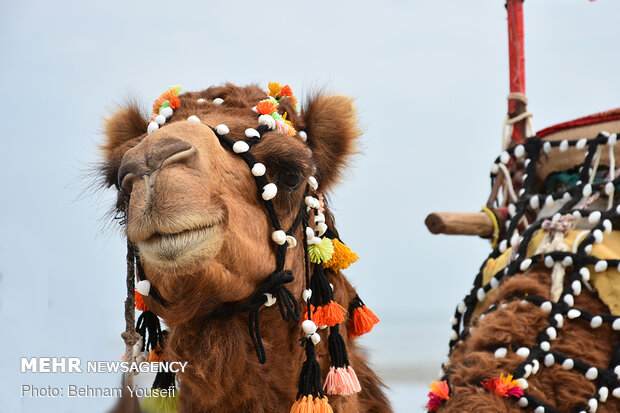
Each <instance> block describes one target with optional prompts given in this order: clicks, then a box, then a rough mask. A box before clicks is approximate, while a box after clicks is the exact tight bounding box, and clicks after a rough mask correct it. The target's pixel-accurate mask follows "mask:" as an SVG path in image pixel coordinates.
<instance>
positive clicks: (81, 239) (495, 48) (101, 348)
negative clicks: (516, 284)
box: [0, 0, 620, 412]
mask: <svg viewBox="0 0 620 413" xmlns="http://www.w3.org/2000/svg"><path fill="white" fill-rule="evenodd" d="M181 3H182V4H181ZM179 4H181V5H179ZM1 10H2V11H1V13H0V59H1V60H0V61H1V62H2V64H1V65H0V79H2V92H1V93H0V97H1V99H2V109H1V110H0V125H2V126H1V127H2V132H0V136H1V137H2V138H1V139H2V145H1V148H2V149H1V151H0V153H2V155H3V156H2V159H3V161H2V164H1V166H0V168H1V169H0V171H1V172H2V173H0V188H2V191H3V196H2V202H0V273H1V274H2V278H1V279H0V327H1V328H2V329H3V334H2V335H3V339H2V344H1V345H0V399H1V400H2V401H3V403H2V404H3V406H2V407H0V412H19V411H20V409H21V411H23V412H34V411H41V410H42V408H43V406H45V407H47V410H48V411H59V412H60V411H62V412H65V411H66V412H72V411H76V412H77V411H84V410H89V411H103V410H104V409H105V408H106V406H108V405H109V403H110V401H105V400H104V401H101V400H93V399H82V400H72V401H67V400H55V401H49V400H31V399H22V400H20V398H19V386H20V385H21V384H24V383H37V384H39V385H48V384H68V383H81V384H85V383H90V384H99V385H110V386H112V385H117V383H118V377H117V376H104V375H83V376H66V375H65V376H63V375H44V374H38V375H22V374H20V373H19V364H18V359H19V357H20V356H24V355H25V356H49V355H53V356H81V357H83V358H84V359H86V360H114V359H116V358H117V357H119V356H120V354H122V352H123V345H122V341H121V339H120V337H119V334H120V332H121V330H122V328H123V308H122V301H123V298H124V293H123V288H124V285H123V279H124V266H125V265H124V254H125V248H124V241H123V239H122V237H121V235H120V233H119V231H117V230H115V229H114V230H110V229H109V228H110V226H109V225H106V221H105V218H103V217H104V215H105V212H106V211H107V209H108V208H109V206H110V204H111V202H113V201H112V200H113V196H114V195H113V193H112V192H111V191H110V192H106V191H101V192H95V193H94V194H91V192H90V191H89V188H88V187H89V183H90V182H91V181H90V178H88V177H84V176H85V173H86V171H88V170H89V168H91V167H92V166H93V165H94V164H95V163H96V162H97V160H98V159H99V154H98V152H97V144H98V143H100V142H101V139H102V137H101V135H100V131H101V126H102V117H103V116H105V115H107V114H110V113H111V111H113V110H114V107H115V104H116V103H117V102H122V101H123V100H124V99H125V98H126V97H127V96H129V95H133V96H135V97H137V98H138V99H139V100H140V101H141V102H142V103H143V104H144V105H145V107H146V106H148V105H149V104H150V103H151V102H152V100H153V99H154V98H155V97H157V95H158V94H159V93H161V91H162V90H164V89H165V88H166V87H167V86H169V85H171V84H180V85H183V86H184V88H185V89H186V90H198V89H202V88H205V87H207V86H210V85H213V84H219V83H222V82H225V81H231V82H234V83H238V84H247V83H259V84H261V85H264V86H266V85H267V82H269V81H279V82H285V83H289V84H290V85H291V86H292V87H293V90H294V91H295V92H296V93H297V94H298V95H299V96H303V95H304V94H305V93H306V92H308V91H310V90H312V89H313V88H316V87H322V86H325V87H326V88H327V89H328V90H330V91H334V92H336V93H342V94H348V95H351V96H353V97H355V98H356V99H357V104H358V107H359V110H360V119H361V124H362V125H363V127H364V128H365V130H366V133H365V134H364V136H363V137H362V144H363V147H364V150H365V155H364V156H360V157H358V158H357V159H356V161H355V163H354V168H353V169H351V170H350V171H349V173H348V174H347V175H346V177H347V179H346V180H345V181H344V182H343V185H342V186H341V187H340V188H339V189H338V190H337V192H336V193H335V194H334V196H333V200H332V205H333V206H334V207H335V215H336V219H337V222H338V228H339V231H340V232H341V234H342V235H343V237H345V238H346V240H347V241H348V243H349V244H350V246H351V247H352V248H353V249H354V250H356V251H357V252H358V254H359V255H360V257H361V260H360V261H359V262H358V263H356V264H355V265H354V266H353V267H352V268H351V269H349V270H347V272H346V273H347V275H348V276H349V277H350V279H351V280H352V281H353V282H354V284H355V285H356V286H357V287H358V289H359V291H360V295H361V296H362V297H363V298H364V300H365V301H366V302H367V304H368V305H369V306H371V307H372V308H373V309H374V310H375V311H376V313H377V314H378V315H379V316H380V317H381V318H382V320H383V323H382V325H380V326H379V327H377V329H376V331H374V332H373V333H372V334H371V337H369V338H368V339H367V344H368V345H369V346H370V347H371V358H373V359H374V360H375V362H376V364H377V365H378V369H379V370H382V369H383V370H390V369H391V368H393V367H396V366H404V367H411V368H420V367H425V368H426V367H427V366H429V365H430V366H432V368H433V369H435V368H438V367H439V363H440V361H441V359H442V357H443V355H444V353H445V351H446V350H447V336H448V332H449V329H448V319H449V317H450V314H451V313H452V312H453V309H454V305H455V304H456V303H457V302H458V301H459V300H460V299H461V298H462V296H463V295H464V294H465V293H466V291H467V290H468V289H469V286H470V285H471V282H472V281H473V276H474V274H475V273H476V270H477V268H478V266H479V265H480V263H481V262H482V259H483V258H484V257H485V255H486V254H487V252H488V248H489V247H488V243H487V242H486V241H484V240H480V239H477V238H471V239H469V238H464V237H456V238H449V237H446V236H432V235H430V234H428V233H427V231H426V229H425V227H424V225H423V221H424V218H425V216H426V215H427V214H428V213H429V212H432V211H435V210H457V211H477V210H478V209H479V207H480V205H482V204H484V202H485V201H486V198H487V195H488V189H489V181H488V170H489V166H490V164H491V162H492V160H493V159H494V158H495V156H496V155H497V154H498V152H499V148H500V140H501V123H502V120H503V116H504V114H505V111H506V101H505V97H506V94H507V92H508V81H507V79H508V74H507V60H508V57H507V44H506V43H507V40H506V27H505V24H506V21H505V9H504V2H503V1H502V0H495V1H489V0H477V1H472V0H470V1H463V0H438V1H422V0H416V1H412V0H409V1H385V2H382V3H381V6H378V3H377V2H371V1H355V2H353V1H351V2H349V1H342V2H334V1H330V2H326V1H313V2H279V3H278V2H272V1H261V2H255V1H253V2H249V1H244V2H227V3H224V2H217V3H215V2H204V1H186V2H171V1H167V2H164V1H148V2H147V1H133V2H127V1H125V2H121V1H106V2H69V1H62V0H59V1H54V2H49V1H38V2H37V1H19V2H15V1H13V2H9V1H5V0H3V1H2V9H1ZM619 15H620V3H618V2H617V1H612V0H598V1H597V2H594V3H591V2H588V1H587V0H570V1H567V0H546V1H542V0H538V1H536V0H528V1H526V2H525V16H526V25H525V31H526V71H527V90H528V92H527V95H528V97H529V99H530V109H531V110H532V111H533V112H534V114H535V116H534V119H533V121H534V124H535V126H536V127H537V129H541V128H543V127H545V126H549V125H551V124H554V123H557V122H562V121H565V120H569V119H572V118H574V117H578V116H582V115H586V114H590V113H593V112H596V111H600V110H605V109H610V108H613V107H618V106H620V102H619V100H618V96H619V92H620V77H619V76H618V67H620V54H619V53H618V50H619V48H618V45H619V44H620V33H619V32H618V30H617V17H618V16H619ZM84 190H86V195H85V196H80V193H81V192H82V191H84ZM360 222H363V223H365V225H359V223H360ZM106 228H107V229H106ZM424 371H426V370H424ZM433 371H434V370H433ZM424 377H425V378H426V376H424ZM428 379H432V377H428ZM394 385H395V393H394V394H395V396H394V397H395V401H396V403H397V405H398V403H399V400H402V398H403V396H404V394H403V393H404V392H406V391H408V390H407V389H408V388H407V387H406V386H403V385H402V384H401V383H397V382H396V381H394ZM418 394H422V391H418V392H417V393H416V397H417V396H418ZM410 397H411V396H410ZM419 398H420V400H419V403H416V405H422V404H423V403H424V402H425V400H423V395H421V396H419Z"/></svg>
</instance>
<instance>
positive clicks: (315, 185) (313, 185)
mask: <svg viewBox="0 0 620 413" xmlns="http://www.w3.org/2000/svg"><path fill="white" fill-rule="evenodd" d="M308 184H310V188H312V190H313V191H316V190H317V189H319V182H318V181H317V180H316V178H315V177H314V176H311V177H309V178H308Z"/></svg>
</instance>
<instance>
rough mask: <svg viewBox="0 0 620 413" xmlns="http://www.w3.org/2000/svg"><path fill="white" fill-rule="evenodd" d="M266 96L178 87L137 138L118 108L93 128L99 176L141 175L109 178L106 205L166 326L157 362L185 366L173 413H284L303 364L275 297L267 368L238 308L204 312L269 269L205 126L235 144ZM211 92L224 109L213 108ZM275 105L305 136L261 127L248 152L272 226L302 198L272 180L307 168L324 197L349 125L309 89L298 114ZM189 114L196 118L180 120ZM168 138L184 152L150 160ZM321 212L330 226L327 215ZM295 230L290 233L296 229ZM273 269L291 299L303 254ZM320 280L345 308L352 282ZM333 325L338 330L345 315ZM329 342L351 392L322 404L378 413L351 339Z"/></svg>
mask: <svg viewBox="0 0 620 413" xmlns="http://www.w3.org/2000/svg"><path fill="white" fill-rule="evenodd" d="M266 97H267V95H266V93H265V92H264V91H263V90H261V89H260V88H259V87H257V86H248V87H237V86H234V85H231V84H227V85H225V86H222V87H211V88H209V89H206V90H204V91H201V92H190V93H184V94H182V95H180V101H181V105H180V107H179V108H178V109H175V111H174V115H173V117H172V119H171V120H169V121H168V123H167V124H166V125H165V126H164V127H162V128H160V129H159V130H157V131H155V132H154V133H152V134H150V135H147V134H146V130H147V123H148V122H147V120H146V119H145V117H144V116H143V115H142V114H141V113H140V111H139V110H138V109H137V108H136V107H135V106H131V105H130V106H128V107H125V108H122V109H120V110H118V111H117V112H116V113H115V114H114V115H113V116H112V117H111V118H109V119H108V120H107V123H106V128H105V134H106V136H107V140H106V141H105V144H104V145H103V147H102V149H103V152H104V156H105V163H104V165H103V168H102V174H103V175H104V176H105V179H106V184H107V185H108V186H113V185H116V186H117V188H118V183H117V180H118V172H119V168H121V166H122V165H128V164H131V163H134V169H135V168H137V169H140V168H142V169H144V170H149V171H150V173H148V174H147V175H146V176H143V177H138V176H134V177H133V178H131V179H125V180H124V181H123V183H122V188H120V189H119V192H118V201H117V204H116V207H117V209H118V212H119V213H120V214H121V215H122V216H124V217H125V220H124V221H126V233H127V237H128V239H129V240H130V241H131V242H133V243H134V244H135V245H136V246H137V248H138V252H139V256H140V259H141V262H142V264H143V267H144V270H145V273H146V275H147V278H148V279H149V280H150V282H151V283H152V285H153V286H154V287H156V288H157V290H158V291H159V293H160V295H161V296H162V297H163V298H164V299H165V300H166V301H168V302H169V303H170V304H169V305H168V306H167V307H166V308H164V307H162V306H160V305H158V303H157V302H155V301H154V300H153V299H152V298H151V297H150V296H147V297H145V302H146V304H147V306H148V307H149V308H150V309H151V310H152V311H154V312H155V313H156V314H157V315H159V316H160V317H162V318H163V319H164V321H165V322H166V324H167V325H168V326H169V328H170V334H169V336H168V339H167V345H166V350H165V357H166V359H167V360H179V361H188V362H189V364H188V368H187V369H186V371H185V373H183V374H180V375H179V377H178V378H179V383H180V384H179V386H180V388H179V398H180V401H179V411H180V412H191V413H197V412H211V411H217V412H220V413H226V412H257V413H258V412H288V411H289V410H290V407H291V405H292V403H293V402H294V401H295V398H296V394H297V390H298V388H297V382H298V377H299V373H300V368H301V364H302V362H303V360H304V350H303V348H302V347H300V346H299V339H300V338H302V336H303V333H302V331H301V329H300V327H299V325H297V324H296V323H294V322H290V323H286V322H285V321H283V320H282V318H281V316H280V314H279V311H278V309H277V305H276V306H272V307H262V308H261V310H260V316H261V326H262V329H261V330H262V338H263V342H264V345H265V349H266V353H267V362H266V364H264V365H261V364H259V362H258V360H257V358H256V354H255V352H254V349H253V347H252V342H251V340H250V337H249V334H248V320H247V317H248V315H247V313H240V314H235V315H232V316H229V317H226V318H223V319H217V318H215V319H214V318H210V317H209V315H210V314H211V313H212V312H213V311H214V310H216V309H220V308H222V307H224V306H228V305H238V304H241V303H243V302H244V301H245V300H247V299H248V298H249V297H250V296H252V294H253V293H255V292H256V290H257V289H258V288H259V286H260V285H261V283H262V282H264V281H265V278H266V277H267V276H268V275H269V274H270V273H271V272H272V271H273V270H274V266H275V248H274V244H273V242H272V241H271V239H270V234H271V232H272V230H273V229H272V227H271V223H270V221H269V219H268V216H267V213H266V211H265V208H264V206H263V204H262V201H261V200H260V199H259V197H258V196H257V195H256V194H257V188H256V183H255V181H254V179H253V177H252V175H251V173H250V170H249V168H248V166H247V165H246V164H245V163H244V162H243V161H242V160H241V159H240V158H239V157H237V156H236V155H235V154H234V153H232V152H231V151H229V150H227V149H225V148H224V147H222V145H221V144H220V142H219V141H218V139H217V137H216V135H215V134H214V132H213V131H212V130H211V129H210V128H209V127H208V126H207V125H209V126H212V127H215V126H216V125H218V124H226V125H228V127H229V128H230V131H231V132H230V133H229V134H228V135H229V136H230V137H232V138H233V139H235V140H241V139H245V136H244V131H245V129H246V128H250V127H254V128H255V127H256V126H257V116H258V115H257V114H256V113H255V112H253V111H252V107H253V106H255V105H256V104H257V103H258V102H259V101H260V100H262V99H265V98H266ZM215 98H222V99H223V100H224V103H223V104H221V105H219V106H217V105H215V104H214V103H213V99H215ZM198 99H205V100H206V102H204V103H198V102H197V100H198ZM280 107H281V108H282V109H285V110H286V112H287V113H288V116H289V118H288V119H290V120H291V121H292V123H293V126H294V127H295V129H296V130H297V131H306V132H307V135H308V141H307V143H305V142H303V141H302V140H301V139H300V137H299V136H285V135H283V134H281V133H278V132H277V131H274V132H269V133H266V134H265V135H264V136H263V137H262V138H261V140H260V142H259V143H258V144H256V145H255V146H254V147H253V148H252V153H253V154H254V155H255V156H256V158H257V159H258V161H260V162H262V163H264V164H265V165H266V167H267V175H268V178H269V181H270V182H275V183H276V184H278V189H279V190H278V196H277V197H276V198H275V199H274V201H275V208H276V211H277V214H278V216H279V218H280V220H281V224H282V228H289V227H290V225H291V223H292V222H293V220H294V218H295V217H296V214H297V211H298V209H299V205H301V204H302V202H303V186H304V185H305V184H304V185H300V186H299V187H297V188H290V189H287V188H286V187H285V185H281V184H280V182H282V181H285V180H286V179H290V176H291V174H293V175H295V176H299V177H301V178H302V179H303V182H305V179H307V177H308V176H310V175H314V176H315V177H316V178H317V179H318V182H319V185H320V188H319V190H320V191H321V193H322V194H324V195H325V194H326V191H329V190H331V189H332V188H333V187H334V185H335V184H336V183H337V181H338V177H339V174H340V172H341V171H342V169H343V167H344V166H346V164H347V161H348V160H349V157H350V156H351V155H352V154H353V153H354V152H355V141H356V139H357V137H358V136H359V134H360V132H359V129H358V128H357V121H356V117H355V110H354V108H353V105H352V101H351V99H350V98H347V97H344V96H335V95H321V94H319V95H315V96H313V97H310V98H309V100H308V102H307V104H306V105H305V106H304V109H303V111H302V112H301V114H299V115H298V114H297V112H296V110H295V109H294V105H293V104H292V102H291V101H290V100H289V99H288V98H284V99H283V100H282V101H281V103H280ZM191 115H196V116H198V117H199V118H200V120H201V123H194V122H188V121H186V119H187V118H188V117H189V116H191ZM177 141H180V142H181V143H182V144H183V143H184V144H189V145H191V146H193V147H194V148H195V151H194V152H191V153H190V155H189V156H184V157H182V159H176V160H174V161H171V162H168V161H167V162H164V163H163V164H162V162H161V158H162V155H161V152H162V151H163V150H164V148H166V146H167V145H168V146H169V145H171V144H174V143H175V142H177ZM308 148H310V149H311V151H309V150H308ZM170 159H172V158H170ZM162 165H163V166H162ZM129 195H130V196H129ZM127 202H128V205H129V207H128V209H127V210H126V207H125V205H126V203H127ZM326 209H327V206H326ZM325 215H326V217H327V224H328V225H329V226H330V228H334V220H333V217H332V216H331V214H330V213H329V211H328V210H327V211H326V214H325ZM295 237H296V238H297V239H302V237H303V234H302V230H301V228H300V229H299V230H298V231H297V233H296V234H295ZM285 268H287V269H292V270H293V274H294V275H295V280H294V281H293V282H292V283H290V284H288V285H287V287H288V288H289V289H290V290H291V291H292V292H293V293H294V295H295V296H296V297H297V298H298V300H299V301H300V303H301V302H302V299H301V294H302V290H303V288H304V284H303V278H304V277H303V268H304V254H303V248H301V247H300V246H298V247H297V248H294V249H290V250H289V253H288V255H287V259H286V265H285ZM327 275H328V277H329V281H330V282H331V283H332V284H333V286H334V296H335V297H334V298H335V300H336V301H337V302H338V303H340V304H341V305H342V306H343V307H344V308H348V305H349V302H350V301H351V300H352V299H353V297H354V296H355V295H356V292H355V289H354V288H353V287H352V286H351V284H350V283H349V282H348V281H347V279H346V278H345V277H344V275H343V274H342V273H341V272H337V273H335V272H333V271H327ZM341 330H342V331H346V323H343V325H342V326H341ZM327 336H328V334H327V330H322V332H321V337H322V341H321V343H319V344H318V345H317V356H318V360H319V363H320V366H321V371H322V373H323V377H325V375H326V373H327V372H328V370H329V354H328V352H327V341H328V340H327ZM343 338H344V340H345V342H346V345H347V349H348V352H349V358H350V361H351V365H352V366H353V367H354V369H355V370H356V372H357V375H358V377H359V380H360V383H361V386H362V391H361V392H360V393H358V394H356V395H352V396H346V397H342V396H329V399H330V404H331V406H332V407H333V409H334V411H335V412H347V413H352V412H368V413H370V412H390V411H391V409H390V407H389V403H388V401H387V399H386V396H385V394H384V393H383V390H382V388H383V384H382V383H381V381H380V379H379V378H378V377H377V376H376V375H375V374H374V373H373V371H372V370H371V368H370V367H369V366H368V364H367V362H366V359H365V358H364V356H363V355H362V351H361V349H360V348H359V347H358V346H357V344H356V341H355V339H350V338H349V337H348V336H347V335H346V334H343Z"/></svg>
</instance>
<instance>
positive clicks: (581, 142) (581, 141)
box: [575, 138, 588, 150]
mask: <svg viewBox="0 0 620 413" xmlns="http://www.w3.org/2000/svg"><path fill="white" fill-rule="evenodd" d="M586 143H588V140H587V139H586V138H583V139H579V140H578V141H577V144H576V145H575V148H577V149H579V150H581V149H583V148H585V147H586Z"/></svg>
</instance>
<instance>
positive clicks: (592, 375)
mask: <svg viewBox="0 0 620 413" xmlns="http://www.w3.org/2000/svg"><path fill="white" fill-rule="evenodd" d="M597 377H598V369H597V368H596V367H590V368H589V369H588V371H586V379H588V380H590V381H592V380H596V378H597Z"/></svg>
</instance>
